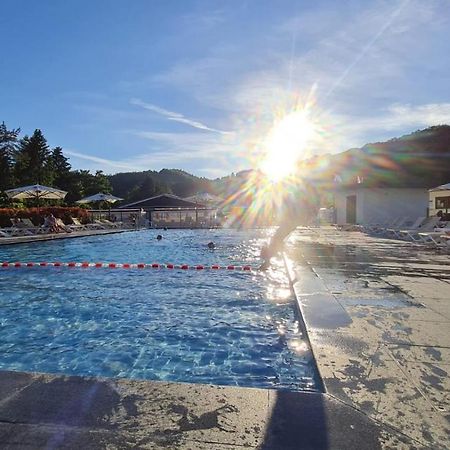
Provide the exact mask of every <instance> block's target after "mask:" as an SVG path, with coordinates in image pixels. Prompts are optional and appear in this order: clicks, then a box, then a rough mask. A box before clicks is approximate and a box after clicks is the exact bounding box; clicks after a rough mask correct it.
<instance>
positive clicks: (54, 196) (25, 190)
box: [5, 184, 67, 213]
mask: <svg viewBox="0 0 450 450" xmlns="http://www.w3.org/2000/svg"><path fill="white" fill-rule="evenodd" d="M5 193H6V195H7V196H8V197H9V198H10V199H13V200H24V199H28V198H35V199H36V200H37V208H38V213H39V202H40V199H41V198H43V199H46V200H47V199H51V200H62V199H63V198H64V197H65V196H66V194H67V192H66V191H61V190H60V189H55V188H52V187H49V186H42V185H41V184H32V185H30V186H22V187H18V188H15V189H8V190H7V191H5Z"/></svg>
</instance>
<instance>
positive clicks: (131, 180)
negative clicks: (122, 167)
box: [109, 169, 214, 202]
mask: <svg viewBox="0 0 450 450" xmlns="http://www.w3.org/2000/svg"><path fill="white" fill-rule="evenodd" d="M109 181H110V183H111V186H112V188H113V192H114V195H117V196H118V197H122V198H124V199H125V200H126V201H127V202H133V201H137V200H140V199H144V198H148V197H152V196H153V195H158V194H163V193H172V194H175V195H179V196H180V197H189V196H191V195H194V194H196V193H197V192H214V187H213V184H214V182H213V181H211V180H208V179H207V178H199V177H196V176H195V175H191V174H189V173H187V172H185V171H183V170H179V169H162V170H161V171H159V172H156V171H154V170H146V171H144V172H124V173H116V174H115V175H110V176H109Z"/></svg>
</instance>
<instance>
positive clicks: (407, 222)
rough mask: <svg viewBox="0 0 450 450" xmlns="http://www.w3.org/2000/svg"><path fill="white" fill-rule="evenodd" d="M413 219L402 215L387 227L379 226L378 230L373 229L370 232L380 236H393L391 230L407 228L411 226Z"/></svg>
mask: <svg viewBox="0 0 450 450" xmlns="http://www.w3.org/2000/svg"><path fill="white" fill-rule="evenodd" d="M412 223H413V221H412V220H411V218H409V217H402V218H401V219H400V220H397V221H396V223H395V224H394V225H392V226H389V227H380V228H379V229H378V230H376V231H374V232H373V233H372V234H374V235H376V236H380V237H393V232H394V231H397V230H400V229H401V228H407V227H408V226H411V225H412Z"/></svg>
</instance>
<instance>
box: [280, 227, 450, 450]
mask: <svg viewBox="0 0 450 450" xmlns="http://www.w3.org/2000/svg"><path fill="white" fill-rule="evenodd" d="M286 259H287V263H288V266H289V272H290V276H291V279H292V281H293V283H294V290H295V292H296V296H297V299H298V301H299V304H300V308H301V310H302V314H303V318H304V321H305V324H306V328H307V331H308V335H309V339H310V341H311V346H312V349H313V352H314V356H315V358H316V361H317V364H318V368H319V371H320V373H321V375H322V377H323V382H324V385H325V389H326V391H327V393H328V394H330V395H332V396H333V397H334V398H336V399H339V400H340V401H342V402H343V403H344V404H346V405H349V406H352V407H354V408H355V409H357V410H358V411H361V412H362V413H364V414H366V415H367V417H369V418H371V419H373V420H375V421H378V422H380V423H383V424H385V425H387V426H389V427H391V428H393V429H396V430H397V431H398V432H399V433H402V434H403V435H405V436H407V437H408V438H410V439H411V441H410V442H409V444H408V445H407V446H406V448H414V447H418V448H422V447H428V448H433V449H438V448H442V449H444V448H448V447H449V446H450V434H449V433H450V393H449V392H450V391H449V388H450V381H449V376H448V374H449V371H450V257H449V255H446V254H440V253H439V252H436V250H431V249H427V248H426V247H424V246H423V245H413V244H411V243H408V242H403V241H396V240H390V239H380V238H372V237H369V236H366V235H364V234H362V233H359V232H336V231H334V230H332V229H331V228H330V229H320V230H316V231H314V230H299V231H297V232H296V234H295V235H294V236H292V237H291V239H290V241H289V246H288V251H287V258H286Z"/></svg>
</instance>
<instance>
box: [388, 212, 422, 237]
mask: <svg viewBox="0 0 450 450" xmlns="http://www.w3.org/2000/svg"><path fill="white" fill-rule="evenodd" d="M426 219H427V218H426V217H425V216H423V217H418V218H417V219H416V220H415V221H414V222H410V223H409V225H408V224H407V223H404V224H402V226H401V227H400V228H390V229H389V230H388V232H389V233H390V234H391V235H392V237H395V238H397V239H402V236H401V234H400V232H401V231H405V230H410V231H413V230H417V229H418V228H419V227H420V226H421V225H422V224H423V223H424V222H425V220H426Z"/></svg>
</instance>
